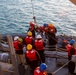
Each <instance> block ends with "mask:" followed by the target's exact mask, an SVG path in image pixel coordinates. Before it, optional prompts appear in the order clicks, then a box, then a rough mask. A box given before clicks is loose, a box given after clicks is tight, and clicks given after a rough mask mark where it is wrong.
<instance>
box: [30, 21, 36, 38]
mask: <svg viewBox="0 0 76 75" xmlns="http://www.w3.org/2000/svg"><path fill="white" fill-rule="evenodd" d="M29 31H31V32H32V35H33V37H35V23H33V22H30V27H29Z"/></svg>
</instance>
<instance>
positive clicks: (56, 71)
mask: <svg viewBox="0 0 76 75" xmlns="http://www.w3.org/2000/svg"><path fill="white" fill-rule="evenodd" d="M69 62H70V61H68V62H67V63H65V64H64V65H63V66H62V67H60V68H59V69H57V70H56V71H54V72H53V74H55V73H57V72H58V71H59V70H61V69H62V68H63V67H64V66H66V65H67V64H68V63H69Z"/></svg>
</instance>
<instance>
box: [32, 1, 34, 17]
mask: <svg viewBox="0 0 76 75" xmlns="http://www.w3.org/2000/svg"><path fill="white" fill-rule="evenodd" d="M31 5H32V11H33V12H32V13H33V17H34V6H33V2H32V0H31Z"/></svg>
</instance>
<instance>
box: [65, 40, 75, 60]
mask: <svg viewBox="0 0 76 75" xmlns="http://www.w3.org/2000/svg"><path fill="white" fill-rule="evenodd" d="M74 43H75V40H74V39H71V40H70V43H69V44H67V45H66V49H67V51H68V60H71V57H72V55H74V54H75V48H74V46H73V45H74Z"/></svg>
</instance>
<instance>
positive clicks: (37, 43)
mask: <svg viewBox="0 0 76 75" xmlns="http://www.w3.org/2000/svg"><path fill="white" fill-rule="evenodd" d="M35 47H36V49H37V50H43V49H44V46H43V41H42V40H35Z"/></svg>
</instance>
